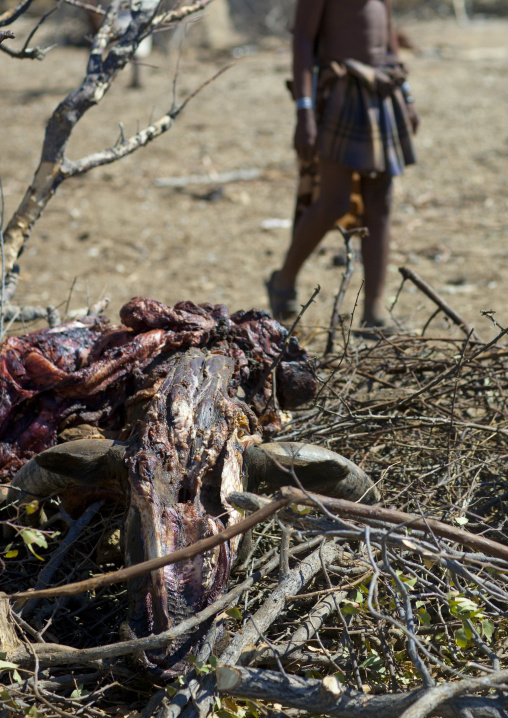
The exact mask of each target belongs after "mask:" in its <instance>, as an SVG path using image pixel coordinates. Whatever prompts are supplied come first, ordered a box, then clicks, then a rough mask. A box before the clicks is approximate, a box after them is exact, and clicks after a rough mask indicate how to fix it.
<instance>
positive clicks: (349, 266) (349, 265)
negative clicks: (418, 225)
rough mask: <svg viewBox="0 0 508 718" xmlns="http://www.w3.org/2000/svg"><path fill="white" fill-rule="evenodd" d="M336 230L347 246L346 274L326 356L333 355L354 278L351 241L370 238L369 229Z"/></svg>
mask: <svg viewBox="0 0 508 718" xmlns="http://www.w3.org/2000/svg"><path fill="white" fill-rule="evenodd" d="M336 229H338V231H339V232H340V233H341V235H342V237H343V239H344V242H345V244H346V270H345V272H344V274H343V275H342V280H341V282H340V287H339V291H338V293H337V296H336V297H335V301H334V303H333V311H332V318H331V321H330V327H329V329H328V340H327V342H326V349H325V353H324V355H325V356H326V355H327V354H331V353H332V352H333V344H334V341H335V332H336V329H337V325H338V323H339V316H340V315H339V312H340V308H341V306H342V302H343V301H344V296H345V294H346V291H347V288H348V287H349V283H350V281H351V277H352V276H353V270H354V266H355V255H354V251H353V250H352V249H351V239H352V238H353V237H354V236H355V235H358V236H359V237H361V238H362V239H363V238H364V237H368V236H369V230H368V229H367V227H360V228H358V229H351V230H349V231H346V230H345V229H342V227H340V226H339V225H336Z"/></svg>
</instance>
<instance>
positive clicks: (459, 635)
mask: <svg viewBox="0 0 508 718" xmlns="http://www.w3.org/2000/svg"><path fill="white" fill-rule="evenodd" d="M453 635H454V638H455V643H456V644H457V646H459V648H466V647H467V643H468V637H467V633H466V631H465V630H464V628H458V629H457V630H456V631H455V633H454V634H453Z"/></svg>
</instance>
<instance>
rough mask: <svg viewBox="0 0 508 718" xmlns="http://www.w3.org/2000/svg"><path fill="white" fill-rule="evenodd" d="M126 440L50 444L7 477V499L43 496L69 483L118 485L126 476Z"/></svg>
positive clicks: (24, 500)
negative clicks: (8, 480) (9, 481)
mask: <svg viewBox="0 0 508 718" xmlns="http://www.w3.org/2000/svg"><path fill="white" fill-rule="evenodd" d="M126 447H127V444H126V443H124V442H121V441H111V440H109V439H80V440H77V441H68V442H66V443H65V444H58V445H57V446H52V447H51V448H50V449H46V451H42V452H41V453H40V454H38V455H37V456H35V457H34V458H33V459H30V461H28V462H27V463H26V464H25V465H24V466H22V467H21V469H20V470H19V471H18V472H17V474H15V476H14V477H13V479H12V481H11V485H10V488H9V493H8V495H7V501H8V502H9V503H12V502H18V501H19V500H20V498H21V499H22V501H23V503H26V502H30V501H31V500H32V499H34V498H38V499H40V498H46V497H47V496H51V495H52V494H57V493H59V492H60V491H63V490H64V489H67V488H69V487H70V486H79V485H86V486H90V487H91V486H104V485H106V486H121V484H122V483H123V481H124V480H125V478H126V477H127V468H126V466H125V462H124V460H123V459H124V454H125V450H126Z"/></svg>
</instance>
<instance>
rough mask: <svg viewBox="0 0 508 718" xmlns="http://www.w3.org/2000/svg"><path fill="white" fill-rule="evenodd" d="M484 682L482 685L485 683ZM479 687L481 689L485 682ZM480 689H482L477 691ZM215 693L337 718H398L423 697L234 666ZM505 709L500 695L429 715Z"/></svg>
mask: <svg viewBox="0 0 508 718" xmlns="http://www.w3.org/2000/svg"><path fill="white" fill-rule="evenodd" d="M503 673H505V674H506V673H508V672H507V671H503ZM490 677H492V674H490ZM482 680H485V682H486V679H482ZM468 682H469V681H468ZM473 682H474V681H471V683H473ZM476 683H480V681H476ZM457 685H460V684H457ZM483 685H484V686H485V683H484V684H483ZM478 687H480V686H477V687H476V688H478ZM217 688H218V689H219V691H221V692H223V693H229V694H231V695H234V696H238V697H242V698H250V699H254V700H258V699H259V700H263V701H270V702H277V703H282V704H283V705H285V706H288V707H291V708H297V709H298V710H301V711H308V712H310V713H312V714H313V715H316V714H317V715H327V716H337V718H396V717H397V716H401V714H402V715H403V714H404V711H406V710H407V709H408V708H410V706H411V705H413V704H414V703H415V701H418V699H420V698H422V696H424V695H425V694H426V693H427V691H422V690H421V689H420V690H416V691H412V692H411V693H398V694H389V695H380V696H366V695H365V694H363V693H360V692H359V691H353V690H350V689H347V688H346V687H345V686H343V685H341V684H340V683H339V681H338V680H337V679H336V678H335V676H327V677H326V678H324V679H323V680H316V679H314V678H300V677H299V676H294V675H287V674H286V675H285V676H284V675H282V674H280V673H275V672H273V671H267V670H260V669H259V668H239V667H233V666H219V668H218V669H217ZM507 707H508V696H504V695H501V696H499V697H498V698H490V697H489V698H482V697H473V696H470V697H466V698H450V699H447V700H446V701H445V702H443V703H441V705H440V706H439V710H438V711H432V712H431V715H439V716H442V717H443V718H452V717H453V718H456V716H458V715H468V714H469V715H474V716H475V718H486V717H487V716H491V717H492V718H494V717H495V718H501V716H504V715H505V710H506V708H507ZM466 709H469V713H466V712H465V710H466Z"/></svg>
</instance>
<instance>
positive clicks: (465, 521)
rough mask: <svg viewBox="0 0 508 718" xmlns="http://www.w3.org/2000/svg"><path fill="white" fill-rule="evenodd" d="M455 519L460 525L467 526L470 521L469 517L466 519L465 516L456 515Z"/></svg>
mask: <svg viewBox="0 0 508 718" xmlns="http://www.w3.org/2000/svg"><path fill="white" fill-rule="evenodd" d="M453 520H454V521H455V523H456V524H458V525H459V526H465V525H466V524H468V523H469V519H466V517H465V516H455V517H454V519H453Z"/></svg>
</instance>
